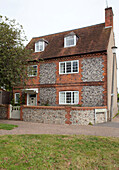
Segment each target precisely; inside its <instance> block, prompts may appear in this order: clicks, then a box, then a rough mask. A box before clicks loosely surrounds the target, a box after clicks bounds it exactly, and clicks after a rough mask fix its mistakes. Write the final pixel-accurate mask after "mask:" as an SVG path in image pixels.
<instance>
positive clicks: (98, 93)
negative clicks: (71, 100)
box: [81, 86, 104, 107]
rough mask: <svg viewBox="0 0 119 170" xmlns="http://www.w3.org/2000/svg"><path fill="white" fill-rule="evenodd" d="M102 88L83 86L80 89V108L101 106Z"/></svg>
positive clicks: (102, 101)
mask: <svg viewBox="0 0 119 170" xmlns="http://www.w3.org/2000/svg"><path fill="white" fill-rule="evenodd" d="M103 91H104V89H103V87H102V86H83V89H82V94H81V96H82V102H83V104H82V106H83V107H94V106H103V103H104V99H103V97H104V95H103Z"/></svg>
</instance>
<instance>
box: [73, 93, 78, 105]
mask: <svg viewBox="0 0 119 170" xmlns="http://www.w3.org/2000/svg"><path fill="white" fill-rule="evenodd" d="M72 101H73V103H74V104H78V92H73V100H72Z"/></svg>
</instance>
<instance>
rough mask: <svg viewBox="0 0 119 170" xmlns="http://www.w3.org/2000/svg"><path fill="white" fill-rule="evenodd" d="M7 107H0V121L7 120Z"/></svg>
mask: <svg viewBox="0 0 119 170" xmlns="http://www.w3.org/2000/svg"><path fill="white" fill-rule="evenodd" d="M7 113H8V106H7V105H0V119H7Z"/></svg>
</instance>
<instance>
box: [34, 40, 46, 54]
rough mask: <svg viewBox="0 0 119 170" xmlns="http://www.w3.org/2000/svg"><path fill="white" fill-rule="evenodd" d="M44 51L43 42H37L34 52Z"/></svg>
mask: <svg viewBox="0 0 119 170" xmlns="http://www.w3.org/2000/svg"><path fill="white" fill-rule="evenodd" d="M44 49H45V42H44V41H38V42H36V43H35V52H40V51H44Z"/></svg>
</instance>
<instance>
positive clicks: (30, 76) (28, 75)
mask: <svg viewBox="0 0 119 170" xmlns="http://www.w3.org/2000/svg"><path fill="white" fill-rule="evenodd" d="M33 66H37V65H29V66H28V74H27V75H28V77H36V76H37V75H38V66H37V73H36V75H33V74H32V75H29V67H33Z"/></svg>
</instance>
